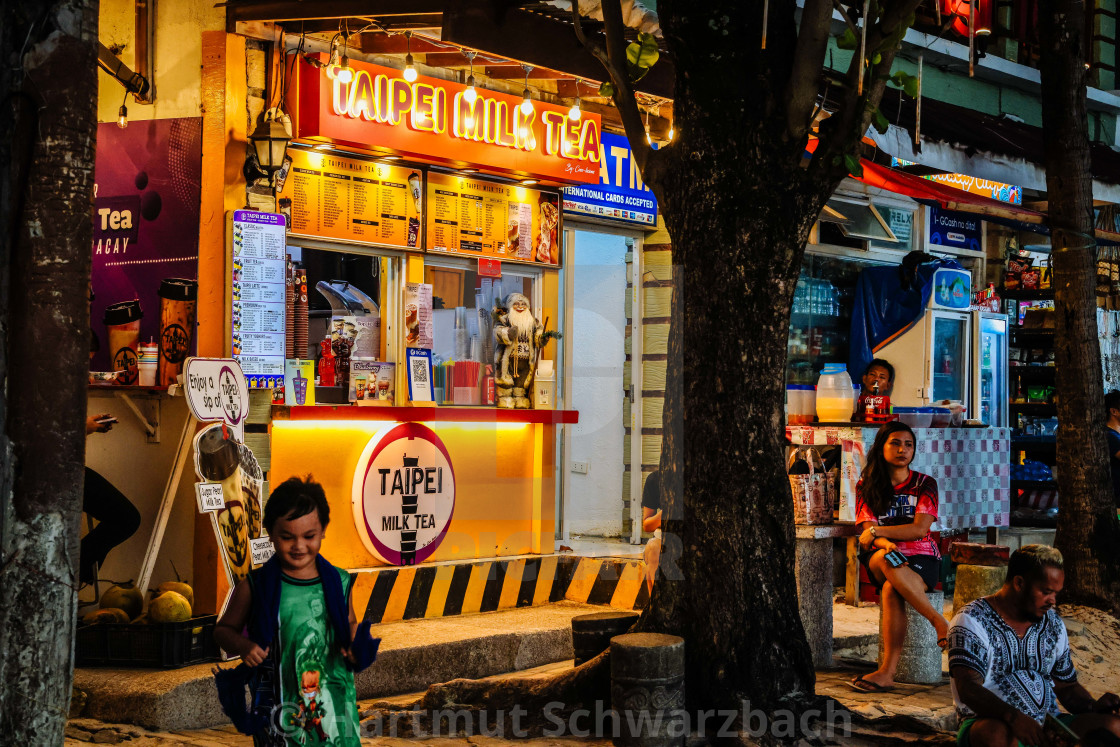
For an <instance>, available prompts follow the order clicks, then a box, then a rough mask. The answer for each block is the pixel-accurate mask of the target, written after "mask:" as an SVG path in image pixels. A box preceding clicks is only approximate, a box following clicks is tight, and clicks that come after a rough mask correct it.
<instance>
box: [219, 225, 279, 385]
mask: <svg viewBox="0 0 1120 747" xmlns="http://www.w3.org/2000/svg"><path fill="white" fill-rule="evenodd" d="M230 224H231V225H230V232H229V240H230V247H231V252H232V255H233V262H232V265H233V278H232V282H231V285H230V288H231V293H232V303H231V309H232V318H231V320H230V321H231V327H230V329H231V336H232V340H231V349H232V351H233V357H234V358H235V359H236V360H237V361H238V362H239V363H240V364H241V369H242V370H243V371H244V372H245V378H246V379H247V380H248V382H249V387H250V388H252V389H272V388H275V387H279V386H282V385H283V383H284V354H285V344H284V343H285V332H286V319H285V315H284V292H285V276H286V272H287V256H286V235H287V229H286V228H285V220H284V216H283V215H281V214H279V213H258V212H255V211H252V210H235V211H233V212H232V214H231V216H230Z"/></svg>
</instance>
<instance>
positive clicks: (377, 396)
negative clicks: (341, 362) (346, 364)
mask: <svg viewBox="0 0 1120 747" xmlns="http://www.w3.org/2000/svg"><path fill="white" fill-rule="evenodd" d="M393 368H394V365H393V364H392V363H384V362H381V361H377V360H374V359H372V358H351V359H350V401H351V402H354V403H356V404H359V405H383V406H387V405H392V404H393V396H394V388H393V375H394V371H393Z"/></svg>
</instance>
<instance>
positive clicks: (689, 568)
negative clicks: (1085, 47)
mask: <svg viewBox="0 0 1120 747" xmlns="http://www.w3.org/2000/svg"><path fill="white" fill-rule="evenodd" d="M680 107H681V100H680V99H678V112H679V111H681V108H680ZM712 108H716V109H718V105H717V106H714V107H713V105H712V104H710V103H709V104H708V109H707V111H706V114H707V115H708V116H709V117H711V118H718V117H719V116H720V112H718V111H715V112H713V111H712ZM678 116H680V115H679V114H678ZM685 118H686V119H687V115H685ZM678 121H680V120H678ZM680 130H682V136H681V139H680V141H679V142H678V143H676V144H675V146H674V151H673V152H674V156H673V157H672V158H671V159H670V160H669V161H668V162H667V163H666V164H665V168H664V170H663V171H662V172H661V173H660V174H655V175H654V183H653V188H654V190H655V192H656V193H657V197H658V203H659V205H660V209H661V211H662V213H663V214H664V216H665V220H666V223H667V226H668V229H669V233H670V235H671V236H672V237H673V258H674V263H675V266H674V271H673V277H674V295H673V304H672V314H673V316H672V324H671V329H670V334H669V365H668V370H667V380H666V395H665V396H666V399H665V413H664V419H665V422H664V434H665V439H664V445H663V452H662V467H661V469H662V481H663V482H662V484H663V491H664V492H663V497H662V500H663V505H664V506H665V514H664V515H665V520H664V521H663V525H662V532H663V534H662V542H663V545H662V547H663V549H662V555H661V562H660V577H659V579H658V581H657V583H656V584H655V585H654V591H653V597H652V599H651V603H650V607H649V609H648V611H647V614H646V615H645V617H644V618H643V620H642V621H641V624H640V626H641V627H642V628H643V629H646V630H655V631H659V632H668V633H673V634H676V635H681V636H683V637H684V638H685V640H686V641H687V644H686V645H687V655H686V662H687V667H688V672H687V679H686V682H687V688H688V692H687V695H688V699H689V702H690V704H691V705H690V707H694V708H699V707H703V708H713V707H715V708H732V709H738V708H740V705H741V701H743V700H746V701H750V703H751V706H752V707H753V708H760V709H762V710H765V711H769V712H773V711H774V710H775V709H778V708H793V709H794V710H796V709H797V708H798V707H799V706H800V705H802V704H804V703H806V702H808V700H809V699H810V698H811V697H812V696H813V691H814V681H815V676H814V671H813V666H812V658H811V654H810V650H809V646H808V642H807V640H806V638H805V634H804V630H803V627H802V624H801V618H800V616H799V613H798V605H797V594H796V586H797V585H796V581H795V578H794V537H793V503H792V501H791V499H790V491H789V482H788V480H787V479H786V476H785V465H784V459H783V448H782V446H783V442H784V441H783V434H784V426H785V423H784V419H783V416H782V408H783V394H784V372H785V367H786V347H787V339H788V328H789V311H790V305H791V304H792V300H793V291H794V287H795V285H796V282H797V278H798V274H799V272H800V267H801V257H802V254H803V251H804V244H805V241H806V238H807V237H808V233H809V229H810V228H811V226H812V224H813V221H814V220H815V218H816V216H817V214H818V213H819V210H820V207H821V204H822V203H823V201H824V199H825V197H826V196H827V195H828V194H830V193H831V191H832V188H833V187H834V186H835V185H818V186H816V187H815V188H814V187H812V186H811V185H807V184H806V183H805V179H804V176H803V172H801V170H800V168H798V167H794V168H790V166H789V165H783V164H782V163H781V162H780V161H779V159H777V158H772V157H769V156H768V155H767V154H768V153H771V152H775V150H776V149H775V148H772V147H771V144H769V143H767V142H766V141H765V139H764V137H765V136H764V135H760V133H758V131H757V130H756V131H755V132H754V133H751V132H740V133H738V134H737V136H736V137H728V136H727V135H728V133H726V132H720V131H718V130H716V131H712V130H710V129H708V128H704V129H700V128H697V129H693V128H691V127H689V126H688V125H683V126H680ZM696 153H702V154H703V158H695V157H693V155H694V154H696ZM744 163H751V164H757V166H755V168H753V169H751V170H750V171H747V170H745V169H743V168H742V167H741V164H744Z"/></svg>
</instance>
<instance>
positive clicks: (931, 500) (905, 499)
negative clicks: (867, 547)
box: [856, 470, 941, 558]
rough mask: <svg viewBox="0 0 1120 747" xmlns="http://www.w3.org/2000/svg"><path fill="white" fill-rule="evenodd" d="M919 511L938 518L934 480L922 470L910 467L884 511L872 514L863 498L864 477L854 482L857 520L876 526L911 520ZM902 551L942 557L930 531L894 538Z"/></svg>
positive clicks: (895, 524)
mask: <svg viewBox="0 0 1120 747" xmlns="http://www.w3.org/2000/svg"><path fill="white" fill-rule="evenodd" d="M918 514H929V515H930V516H932V517H933V520H934V521H937V480H934V479H933V478H932V477H930V476H929V475H925V474H922V473H921V472H914V471H913V470H911V471H910V476H909V477H908V478H907V479H906V481H905V482H903V483H902V484H901V485H895V486H894V499H893V500H892V501H891V505H890V507H889V508H888V509H887V511H886V513H884V514H881V515H879V516H875V515H874V514H873V513H871V509H870V508H868V506H867V503H865V502H864V500H863V480H860V481H859V484H858V485H856V524H862V523H863V522H865V521H870V522H872V523H873V524H878V525H879V526H884V527H890V526H899V525H900V524H912V523H913V522H914V518H915V517H916V516H917V515H918ZM895 544H896V545H898V549H899V552H901V553H902V554H903V555H907V556H909V555H932V556H934V557H935V558H940V557H941V552H940V551H939V550H938V549H937V543H936V542H934V541H933V537H932V536H931V535H930V533H929V532H926V536H925V537H922V538H921V539H920V540H908V541H899V542H895Z"/></svg>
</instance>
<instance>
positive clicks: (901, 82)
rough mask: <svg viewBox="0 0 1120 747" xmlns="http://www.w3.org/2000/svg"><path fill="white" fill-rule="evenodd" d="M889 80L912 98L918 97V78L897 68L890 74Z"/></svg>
mask: <svg viewBox="0 0 1120 747" xmlns="http://www.w3.org/2000/svg"><path fill="white" fill-rule="evenodd" d="M890 82H891V84H893V85H894V86H895V87H896V88H901V89H902V90H903V91H905V92H906V95H907V96H909V97H910V98H912V99H916V98H918V78H917V76H915V75H911V74H910V73H906V72H903V71H902V70H897V71H895V72H894V73H892V74H891V77H890Z"/></svg>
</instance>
